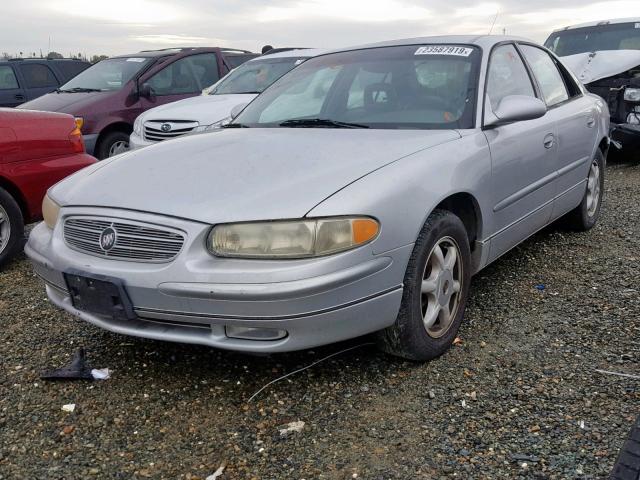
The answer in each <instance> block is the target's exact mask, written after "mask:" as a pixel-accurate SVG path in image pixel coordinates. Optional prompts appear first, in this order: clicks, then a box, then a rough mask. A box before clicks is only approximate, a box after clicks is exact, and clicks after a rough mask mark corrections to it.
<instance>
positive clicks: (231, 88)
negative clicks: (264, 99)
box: [209, 57, 305, 95]
mask: <svg viewBox="0 0 640 480" xmlns="http://www.w3.org/2000/svg"><path fill="white" fill-rule="evenodd" d="M304 60H305V59H304V58H300V57H291V58H272V59H268V58H264V59H261V60H253V61H251V62H247V63H244V64H242V65H241V66H239V67H238V68H236V69H235V70H233V71H232V72H230V73H229V74H228V75H227V76H226V77H225V78H224V79H223V80H222V81H220V83H219V84H218V85H217V86H216V88H215V89H213V90H212V91H211V92H210V93H209V95H228V94H239V93H262V91H263V90H264V89H265V88H267V87H268V86H269V85H271V84H272V83H273V82H275V81H276V80H277V79H279V78H280V77H281V76H282V75H284V74H285V73H287V72H288V71H289V70H291V69H292V68H293V67H295V66H296V65H299V64H300V63H302V62H303V61H304Z"/></svg>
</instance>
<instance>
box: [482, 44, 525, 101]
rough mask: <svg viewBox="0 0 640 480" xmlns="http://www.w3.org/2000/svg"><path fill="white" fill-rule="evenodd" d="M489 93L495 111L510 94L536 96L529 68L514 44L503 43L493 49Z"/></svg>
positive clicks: (490, 63) (489, 74)
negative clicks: (528, 71)
mask: <svg viewBox="0 0 640 480" xmlns="http://www.w3.org/2000/svg"><path fill="white" fill-rule="evenodd" d="M487 95H488V97H489V101H490V103H491V108H492V109H493V110H494V111H495V109H496V108H498V105H500V101H501V100H502V99H503V98H504V97H507V96H509V95H527V96H529V97H535V96H536V94H535V90H534V89H533V84H532V83H531V78H529V74H528V73H527V69H526V67H525V66H524V63H522V59H521V58H520V55H519V54H518V52H517V51H516V49H515V47H514V46H513V45H502V46H500V47H497V48H496V49H494V50H493V53H492V54H491V60H490V61H489V71H488V79H487Z"/></svg>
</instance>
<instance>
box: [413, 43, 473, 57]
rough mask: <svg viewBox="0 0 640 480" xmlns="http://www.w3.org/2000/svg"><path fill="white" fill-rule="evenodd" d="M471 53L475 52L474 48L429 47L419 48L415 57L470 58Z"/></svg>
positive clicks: (454, 46) (452, 46)
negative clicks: (454, 56)
mask: <svg viewBox="0 0 640 480" xmlns="http://www.w3.org/2000/svg"><path fill="white" fill-rule="evenodd" d="M471 52H473V48H468V47H458V46H456V45H429V46H427V47H420V48H418V49H417V50H416V53H415V55H457V56H459V57H468V56H469V55H471Z"/></svg>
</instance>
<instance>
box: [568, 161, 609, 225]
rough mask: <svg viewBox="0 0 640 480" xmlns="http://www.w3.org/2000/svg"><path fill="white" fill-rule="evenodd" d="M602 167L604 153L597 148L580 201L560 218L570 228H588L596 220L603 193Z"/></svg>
mask: <svg viewBox="0 0 640 480" xmlns="http://www.w3.org/2000/svg"><path fill="white" fill-rule="evenodd" d="M604 167H605V161H604V155H603V154H602V152H601V151H600V150H597V151H596V154H595V156H594V157H593V160H592V161H591V166H590V167H589V174H588V175H587V188H586V189H585V192H584V197H582V202H580V205H578V206H577V207H576V208H575V209H573V210H572V211H570V212H569V213H567V215H566V216H565V217H564V218H563V219H562V220H561V222H562V223H564V224H565V225H566V226H567V227H569V228H570V229H572V230H578V231H586V230H590V229H591V228H593V226H594V225H595V224H596V222H597V221H598V217H599V216H600V210H601V209H602V198H603V194H604Z"/></svg>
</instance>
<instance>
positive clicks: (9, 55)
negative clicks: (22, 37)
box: [0, 52, 12, 60]
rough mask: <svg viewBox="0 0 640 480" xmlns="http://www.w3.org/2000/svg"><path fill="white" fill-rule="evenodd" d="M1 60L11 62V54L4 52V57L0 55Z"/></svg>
mask: <svg viewBox="0 0 640 480" xmlns="http://www.w3.org/2000/svg"><path fill="white" fill-rule="evenodd" d="M0 58H2V60H9V59H10V58H12V57H11V54H10V53H7V52H2V55H0Z"/></svg>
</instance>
